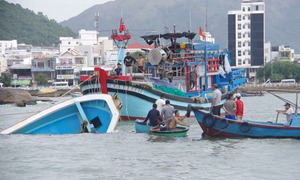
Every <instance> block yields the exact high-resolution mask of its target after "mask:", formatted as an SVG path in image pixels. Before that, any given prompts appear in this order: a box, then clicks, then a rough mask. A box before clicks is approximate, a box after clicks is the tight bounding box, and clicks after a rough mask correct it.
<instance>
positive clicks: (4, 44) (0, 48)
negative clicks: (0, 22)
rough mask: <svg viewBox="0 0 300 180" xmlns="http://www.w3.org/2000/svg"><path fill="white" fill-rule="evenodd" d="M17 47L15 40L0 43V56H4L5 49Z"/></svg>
mask: <svg viewBox="0 0 300 180" xmlns="http://www.w3.org/2000/svg"><path fill="white" fill-rule="evenodd" d="M17 47H18V42H17V40H10V41H0V54H5V50H6V49H7V48H17Z"/></svg>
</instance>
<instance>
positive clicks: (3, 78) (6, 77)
mask: <svg viewBox="0 0 300 180" xmlns="http://www.w3.org/2000/svg"><path fill="white" fill-rule="evenodd" d="M0 82H2V83H3V86H6V87H7V86H10V83H11V77H10V75H9V74H2V76H1V77H0Z"/></svg>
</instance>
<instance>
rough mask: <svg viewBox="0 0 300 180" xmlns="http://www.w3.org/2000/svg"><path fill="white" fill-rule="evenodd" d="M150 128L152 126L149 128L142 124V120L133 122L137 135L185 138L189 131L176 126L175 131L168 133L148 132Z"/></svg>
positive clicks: (186, 128)
mask: <svg viewBox="0 0 300 180" xmlns="http://www.w3.org/2000/svg"><path fill="white" fill-rule="evenodd" d="M152 127H153V126H149V125H148V124H147V123H144V120H140V119H137V120H135V131H136V132H137V133H148V134H153V135H157V136H171V137H185V136H187V131H188V130H189V128H188V127H183V126H177V127H176V128H175V129H173V130H168V131H150V128H152Z"/></svg>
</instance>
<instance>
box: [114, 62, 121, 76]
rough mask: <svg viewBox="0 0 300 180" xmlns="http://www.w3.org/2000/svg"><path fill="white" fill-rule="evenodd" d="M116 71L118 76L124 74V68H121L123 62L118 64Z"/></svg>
mask: <svg viewBox="0 0 300 180" xmlns="http://www.w3.org/2000/svg"><path fill="white" fill-rule="evenodd" d="M115 71H116V75H117V76H121V75H122V68H121V64H120V63H118V64H117V68H116V69H115Z"/></svg>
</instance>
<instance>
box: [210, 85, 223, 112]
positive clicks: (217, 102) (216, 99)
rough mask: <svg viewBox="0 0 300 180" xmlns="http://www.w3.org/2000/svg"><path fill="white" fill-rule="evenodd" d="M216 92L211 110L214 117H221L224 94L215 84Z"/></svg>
mask: <svg viewBox="0 0 300 180" xmlns="http://www.w3.org/2000/svg"><path fill="white" fill-rule="evenodd" d="M213 87H214V92H213V96H212V102H211V110H212V113H213V114H214V115H218V116H220V114H221V113H220V111H221V107H222V106H221V97H222V93H221V91H220V90H219V86H218V85H217V84H214V86H213Z"/></svg>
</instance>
